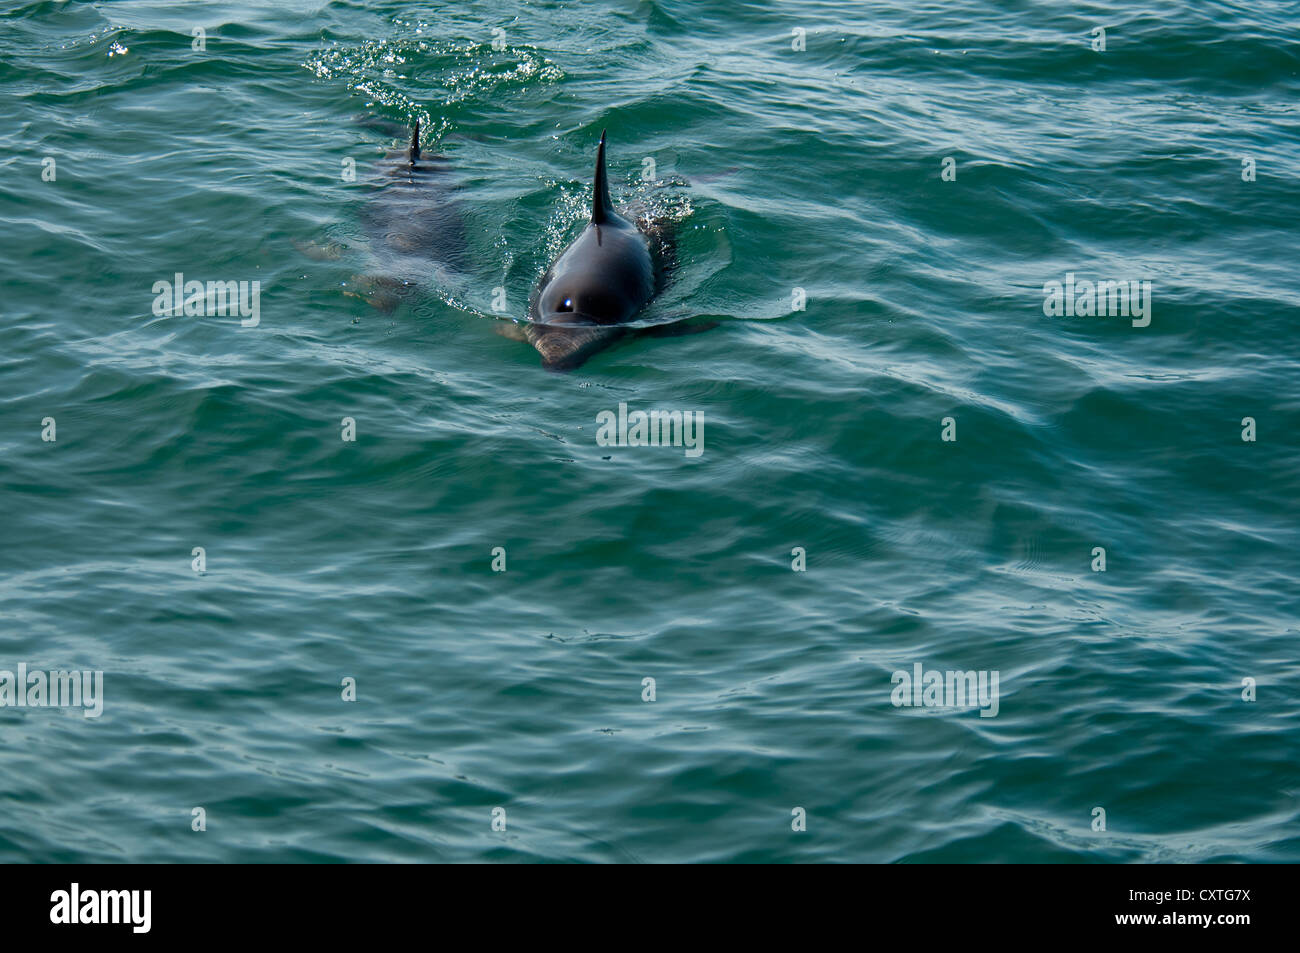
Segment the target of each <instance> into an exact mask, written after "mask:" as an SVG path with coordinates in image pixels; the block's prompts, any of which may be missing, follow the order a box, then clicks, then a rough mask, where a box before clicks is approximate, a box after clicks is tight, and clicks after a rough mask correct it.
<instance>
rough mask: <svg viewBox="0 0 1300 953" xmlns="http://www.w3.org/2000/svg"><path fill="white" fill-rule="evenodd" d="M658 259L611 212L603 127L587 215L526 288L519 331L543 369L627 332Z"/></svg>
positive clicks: (641, 236)
mask: <svg viewBox="0 0 1300 953" xmlns="http://www.w3.org/2000/svg"><path fill="white" fill-rule="evenodd" d="M661 266H662V263H661V262H656V260H655V255H654V254H653V253H652V251H651V242H650V237H649V236H648V235H647V234H646V233H645V232H643V231H642V230H641V228H639V227H638V226H637V225H636V224H634V223H633V222H631V221H629V220H628V219H627V218H625V217H623V216H622V215H620V214H618V212H617V211H615V209H614V203H613V202H612V201H610V197H609V182H608V179H607V177H606V174H605V133H604V131H602V132H601V134H600V145H599V146H598V147H597V148H596V173H595V176H594V178H593V181H592V187H591V221H590V222H588V223H587V227H586V228H584V229H583V230H582V234H581V235H579V236H578V237H577V238H576V239H574V241H573V243H572V244H571V245H569V247H567V248H566V249H565V250H564V251H563V252H561V253H560V255H559V257H558V258H556V259H555V261H554V262H552V264H551V266H550V268H548V269H547V270H546V274H544V275H543V276H542V279H541V281H540V282H539V283H538V285H537V290H536V291H535V292H534V293H533V296H532V300H531V302H530V304H529V308H528V322H527V323H526V324H524V325H523V326H522V337H523V338H524V340H526V341H528V343H529V344H531V345H532V346H533V347H535V348H536V349H537V352H538V353H539V354H541V355H542V366H543V367H545V368H547V369H548V370H555V371H565V370H571V369H573V368H575V367H577V366H578V365H580V364H581V363H582V362H583V361H585V360H586V359H587V358H589V357H590V356H591V355H593V354H595V353H596V352H597V351H600V350H603V349H604V348H607V347H609V346H610V345H611V344H613V343H614V342H615V341H617V340H618V339H619V338H622V337H624V336H626V335H627V334H628V332H629V331H630V330H631V329H630V328H627V327H624V326H623V325H626V323H627V322H628V321H631V320H632V319H633V318H634V317H636V315H637V313H638V312H639V311H640V310H641V309H642V308H644V307H645V306H646V304H647V303H648V302H649V301H650V299H651V298H652V297H654V295H655V291H656V286H657V281H658V277H659V271H660V267H661Z"/></svg>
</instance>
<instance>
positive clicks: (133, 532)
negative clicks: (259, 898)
mask: <svg viewBox="0 0 1300 953" xmlns="http://www.w3.org/2000/svg"><path fill="white" fill-rule="evenodd" d="M1298 24H1300V8H1297V6H1296V5H1295V4H1294V3H1279V2H1250V3H1245V2H1240V3H1236V2H1231V3H1230V2H1221V0H1207V2H1200V3H1196V4H1184V3H1181V2H1171V0H1153V2H1148V3H1142V4H1137V3H1112V2H1086V3H1070V4H1065V3H1029V2H993V0H945V2H920V3H905V4H904V3H899V4H885V3H872V2H861V0H827V2H788V3H777V2H773V3H737V2H724V0H698V2H697V0H640V2H633V0H596V2H583V3H576V2H575V3H540V2H535V3H524V4H517V3H505V2H500V0H491V2H485V3H476V4H464V3H445V4H444V3H407V2H394V0H346V2H329V3H322V2H319V0H316V2H280V3H275V4H260V3H257V4H255V3H251V2H207V3H188V4H171V3H159V2H135V0H128V2H114V3H109V2H100V3H73V2H68V3H63V2H53V0H46V2H36V3H32V2H16V3H15V2H8V3H4V4H3V7H2V8H0V96H2V97H3V102H4V110H3V117H2V118H0V234H3V242H2V243H0V265H2V267H3V290H4V293H3V296H2V297H0V314H2V316H3V324H2V325H0V327H2V332H0V340H2V341H3V346H2V347H0V670H7V671H9V672H16V671H17V668H18V666H19V665H20V664H21V665H24V666H26V668H27V670H28V671H29V672H32V671H37V670H42V671H56V670H85V671H90V672H102V673H103V682H102V695H101V696H100V702H102V706H103V708H102V714H100V715H99V717H86V711H85V710H84V709H85V704H84V702H85V700H84V699H83V705H82V706H81V707H76V706H64V707H50V706H40V705H27V706H25V707H18V706H17V701H16V700H17V698H18V695H17V694H10V695H9V696H7V697H8V700H9V702H10V704H6V705H4V707H0V861H8V862H28V861H78V862H79V861H86V862H128V861H129V862H187V861H222V862H226V861H229V862H318V861H319V862H379V861H401V862H426V861H453V862H478V861H506V862H513V861H582V862H1151V861H1164V862H1168V861H1177V862H1211V861H1217V862H1223V861H1231V862H1281V861H1287V862H1296V861H1300V767H1298V765H1297V761H1298V756H1300V712H1298V710H1297V705H1298V703H1300V662H1298V661H1297V649H1298V647H1300V622H1298V619H1300V556H1298V555H1297V554H1298V552H1300V521H1298V520H1297V516H1298V515H1300V505H1298V503H1297V501H1298V500H1300V334H1297V313H1298V309H1300V280H1297V277H1296V269H1297V265H1300V257H1298V256H1297V229H1296V216H1297V211H1298V210H1300V201H1298V197H1300V189H1298V188H1297V185H1298V180H1297V176H1298V174H1300V135H1298V133H1297V130H1298V129H1300V125H1298V121H1300V107H1298V106H1297V104H1298V103H1300V33H1298V32H1297V26H1298ZM1098 27H1100V28H1102V29H1103V30H1104V34H1101V33H1098V32H1096V31H1095V28H1098ZM196 29H201V30H202V33H201V34H199V35H196V34H195V30H196ZM1103 40H1104V47H1105V48H1104V49H1101V48H1100V47H1101V46H1102V45H1103V42H1102V41H1103ZM417 119H418V120H419V121H420V122H421V124H422V127H423V130H424V142H425V149H426V151H427V152H428V153H430V154H435V153H436V154H437V155H439V156H442V157H445V159H446V160H447V168H448V170H449V172H448V177H447V179H446V182H447V183H448V184H447V191H446V192H445V193H443V198H444V199H446V200H447V201H449V202H454V203H455V206H456V207H457V208H458V209H460V210H461V211H462V212H463V216H464V218H463V225H464V233H463V236H462V237H463V242H462V243H461V244H460V245H459V246H458V251H459V252H460V253H462V254H463V256H464V259H465V261H466V262H468V264H467V265H466V267H465V268H464V269H462V270H458V271H456V272H454V273H452V272H451V271H449V270H447V269H445V268H443V267H442V266H441V264H442V259H441V258H440V257H439V254H436V253H435V251H437V250H436V249H433V248H432V246H431V245H427V244H421V243H419V242H415V243H412V242H407V243H406V246H403V238H404V237H406V236H405V232H404V231H403V227H402V225H401V222H402V218H401V216H397V217H396V218H395V219H394V218H393V217H392V216H389V217H388V218H385V217H384V216H385V215H386V214H387V212H386V210H388V209H391V206H390V205H386V204H385V203H386V202H388V201H389V199H390V198H391V193H390V192H388V191H387V189H386V187H385V186H383V185H382V184H381V183H382V182H383V181H384V180H383V178H382V169H383V168H384V166H383V161H384V156H385V155H387V154H389V153H390V152H391V151H393V150H394V149H400V148H401V146H402V143H401V136H402V135H403V134H404V133H403V131H402V130H403V129H404V128H405V127H407V126H408V125H409V124H410V123H412V122H413V121H415V120H417ZM602 129H606V130H608V141H609V147H608V148H609V170H610V181H611V188H612V192H613V196H614V200H615V202H616V203H617V204H620V205H627V204H633V203H639V204H640V205H641V206H644V207H646V208H649V209H651V210H653V212H654V213H655V214H656V215H657V216H659V217H660V218H662V219H663V220H666V221H669V222H671V224H672V227H673V229H674V231H675V234H676V236H677V243H678V259H679V260H678V264H677V267H676V269H675V270H674V273H673V274H672V276H671V280H670V281H669V283H668V285H667V287H666V288H665V290H664V292H663V294H662V295H661V296H660V297H659V298H658V299H657V300H656V301H655V302H654V303H652V305H651V306H650V309H649V310H648V311H647V312H646V314H645V316H644V317H645V320H646V321H647V322H648V323H657V322H670V321H679V320H681V319H683V318H690V319H702V320H704V321H707V322H714V323H716V324H717V327H715V328H713V329H712V330H709V331H707V332H704V333H697V334H690V335H683V336H673V337H667V336H655V337H641V338H637V339H634V340H631V341H628V342H624V343H620V344H619V345H618V346H616V347H613V348H610V349H609V350H606V351H603V352H601V353H599V354H597V355H595V356H594V357H592V358H591V359H590V360H589V361H587V363H586V364H584V365H583V366H582V367H581V368H579V369H577V370H575V371H572V372H569V373H554V372H550V371H547V370H544V369H543V368H542V367H541V366H540V360H539V357H538V354H537V353H536V352H535V351H534V350H533V349H532V348H531V347H529V346H528V345H527V344H526V343H523V342H520V341H518V340H512V339H510V338H508V337H506V336H503V335H502V334H499V333H496V332H497V331H498V330H501V329H502V328H503V327H504V326H506V325H508V324H509V322H510V321H511V320H514V321H517V320H521V319H523V318H524V317H525V315H526V313H527V307H528V298H529V294H530V292H531V290H532V288H533V287H534V285H535V284H536V282H537V280H538V278H539V276H540V275H541V274H542V273H543V271H544V270H545V268H546V266H547V264H548V262H549V261H550V260H551V259H552V258H553V257H554V256H555V255H556V254H557V253H558V252H559V251H560V250H561V249H562V248H563V247H564V246H565V245H566V244H567V242H569V241H571V240H572V239H573V238H574V237H575V236H576V235H577V233H578V232H579V231H580V230H581V228H582V227H583V224H584V221H585V218H586V215H587V209H588V208H589V194H590V192H589V190H590V182H591V176H592V165H593V159H594V155H595V148H596V143H597V141H598V139H599V137H600V133H601V130H602ZM51 160H52V161H51ZM353 172H355V175H354V176H353V175H352V173H353ZM375 221H379V222H381V223H383V222H390V223H391V222H394V221H396V222H397V224H396V225H392V224H390V225H388V226H383V225H381V227H380V228H379V230H378V231H376V230H375V229H374V228H368V226H367V223H368V222H371V223H373V222H375ZM385 228H387V229H388V231H387V232H385V231H384V229H385ZM394 248H396V249H397V251H394ZM426 259H427V263H426ZM412 263H414V270H415V271H417V272H420V273H419V274H410V273H409V272H410V270H411V267H412ZM402 269H406V273H402V274H397V275H394V274H393V272H394V271H401V270H402ZM178 273H179V274H182V275H183V276H184V280H185V281H190V280H198V281H203V282H209V281H223V282H224V281H235V282H240V281H247V282H254V281H256V282H258V283H259V284H258V289H259V292H258V293H259V295H260V298H259V299H258V310H257V316H256V323H255V324H254V323H252V322H253V320H254V319H253V318H252V317H250V316H244V315H241V314H224V315H222V314H215V313H204V314H197V315H185V314H177V315H172V314H167V313H165V309H162V310H163V311H164V313H161V314H160V313H158V311H159V310H160V309H159V308H158V307H157V301H156V299H157V298H158V297H159V296H160V294H165V292H158V291H156V290H155V288H157V287H160V285H159V284H158V283H160V282H169V283H170V282H174V280H175V279H174V276H175V275H177V274H178ZM395 278H401V279H404V283H402V282H395V281H394V279H395ZM1098 281H1112V282H1125V283H1127V282H1136V283H1137V284H1136V285H1134V286H1131V287H1130V286H1128V285H1127V284H1126V285H1125V287H1126V288H1130V290H1133V289H1143V288H1149V297H1144V295H1146V292H1142V291H1140V290H1138V291H1136V292H1135V294H1134V295H1133V297H1132V303H1133V305H1134V311H1136V310H1137V309H1138V305H1139V304H1140V303H1141V301H1143V300H1145V302H1146V303H1145V304H1144V305H1142V309H1143V310H1144V313H1145V314H1144V316H1141V317H1134V316H1132V315H1129V314H1123V313H1109V314H1106V315H1098V314H1080V313H1078V312H1079V311H1080V310H1084V308H1083V306H1082V305H1079V306H1077V307H1075V300H1074V299H1073V298H1072V299H1071V301H1070V305H1071V306H1072V307H1071V308H1070V310H1071V311H1072V312H1073V313H1064V312H1063V311H1062V312H1059V313H1049V312H1052V311H1053V309H1054V306H1053V304H1052V300H1051V299H1052V293H1051V292H1050V290H1045V289H1051V288H1053V287H1054V286H1053V285H1052V283H1053V282H1058V283H1060V287H1061V289H1062V293H1063V294H1065V293H1066V292H1065V289H1066V287H1067V283H1068V285H1069V286H1070V287H1071V290H1072V292H1073V294H1074V295H1075V297H1078V295H1079V294H1080V290H1079V289H1080V288H1082V287H1084V286H1083V285H1081V284H1080V283H1081V282H1098ZM1145 282H1149V286H1148V285H1145V284H1143V283H1145ZM248 287H249V289H250V293H251V289H252V285H251V284H250V285H249V286H248ZM385 289H387V291H385ZM1102 297H1103V299H1105V295H1103V296H1102ZM1062 307H1064V305H1062ZM1117 307H1118V305H1117ZM620 405H626V407H627V411H628V412H629V413H633V412H635V411H651V410H666V411H682V412H691V413H698V414H701V415H702V420H703V430H702V437H703V442H702V452H701V453H699V454H698V455H695V456H692V455H690V454H688V453H687V452H686V449H687V448H684V447H682V446H606V445H603V444H602V443H600V442H598V441H597V416H598V415H600V414H601V413H602V412H604V411H612V412H614V413H615V414H617V413H618V410H619V407H620ZM345 418H347V419H348V420H350V424H349V423H348V421H347V420H345ZM349 427H351V428H352V429H353V430H354V435H355V439H352V440H349V439H344V438H345V437H346V436H349V435H350V434H349V433H348V429H349ZM196 550H197V552H196ZM494 552H495V554H496V555H495V556H494ZM1103 559H1104V571H1102V565H1103V563H1102V560H1103ZM494 562H495V563H496V566H495V567H494ZM501 568H504V571H496V570H497V569H501ZM917 665H920V666H921V669H920V671H921V672H922V673H928V672H938V673H940V677H945V678H946V676H944V675H943V673H946V672H949V671H957V672H970V673H976V674H977V676H979V677H985V678H987V679H991V678H992V677H993V676H994V675H995V674H996V677H997V679H998V681H997V685H998V693H997V698H996V704H995V705H994V704H989V705H984V706H982V707H981V706H979V705H972V704H970V699H969V698H968V699H966V701H965V702H964V703H963V702H962V701H961V699H959V698H956V697H955V696H952V695H951V694H938V695H936V696H934V698H933V699H932V700H934V701H938V702H941V703H942V704H925V703H924V698H923V697H922V696H921V695H920V688H919V687H918V689H917V692H918V694H917V695H915V696H914V695H913V694H912V693H911V690H910V689H907V688H906V684H905V683H903V682H902V681H901V675H899V676H896V675H895V673H905V674H906V675H907V676H908V677H909V678H910V677H911V675H912V674H913V673H915V672H916V671H918V670H917V669H916V668H915V666H917ZM0 677H2V676H0ZM647 679H652V680H653V681H652V682H647V681H646V680H647ZM923 680H924V674H923ZM14 684H15V685H16V682H15V683H14ZM947 687H948V685H947V682H946V681H945V684H944V688H945V689H947ZM353 691H355V699H354V700H348V698H346V697H345V696H350V695H351V694H352V692H353ZM33 697H34V696H31V695H30V694H28V695H26V696H24V698H25V699H27V700H32V699H33ZM917 699H921V700H922V704H920V705H914V704H910V703H911V702H913V701H915V700H917ZM895 702H904V703H906V704H901V703H900V704H895ZM994 710H996V713H995V714H994V713H993V712H994ZM196 809H201V810H196ZM196 827H197V828H203V829H200V830H196V829H195V828H196Z"/></svg>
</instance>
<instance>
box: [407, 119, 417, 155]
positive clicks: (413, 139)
mask: <svg viewBox="0 0 1300 953" xmlns="http://www.w3.org/2000/svg"><path fill="white" fill-rule="evenodd" d="M406 158H407V161H408V162H410V163H411V165H415V163H417V162H419V161H420V120H418V119H417V120H415V128H414V129H413V130H411V148H410V149H409V150H407V153H406Z"/></svg>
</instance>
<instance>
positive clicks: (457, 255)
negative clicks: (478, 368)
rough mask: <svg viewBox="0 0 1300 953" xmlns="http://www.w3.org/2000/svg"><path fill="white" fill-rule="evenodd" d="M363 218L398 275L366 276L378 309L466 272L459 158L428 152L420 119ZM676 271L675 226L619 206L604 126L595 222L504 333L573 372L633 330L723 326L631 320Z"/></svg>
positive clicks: (548, 363) (547, 364) (363, 284)
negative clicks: (671, 230) (435, 280)
mask: <svg viewBox="0 0 1300 953" xmlns="http://www.w3.org/2000/svg"><path fill="white" fill-rule="evenodd" d="M385 125H386V124H385ZM377 128H383V127H382V126H377ZM363 218H364V219H365V222H366V225H367V230H368V231H369V232H370V233H371V234H372V236H373V237H374V238H375V240H376V244H377V245H378V246H379V247H380V248H381V249H382V251H383V256H384V258H385V259H386V260H385V261H383V262H381V265H382V267H384V270H386V271H388V272H390V273H394V272H395V273H396V274H390V276H388V277H385V278H378V279H376V278H368V279H360V280H359V281H358V282H357V285H358V287H359V288H363V289H364V288H369V290H367V291H366V292H365V296H366V297H367V298H368V299H369V300H370V302H371V303H372V304H374V305H375V306H376V307H379V308H382V309H383V310H391V309H392V308H393V307H395V306H396V304H397V299H398V298H401V297H405V296H407V295H408V294H410V293H411V291H412V290H413V288H414V285H415V283H416V281H417V280H418V278H417V275H416V273H417V272H420V271H422V272H423V273H424V276H425V277H427V275H428V269H429V268H430V267H434V268H435V273H436V271H437V270H438V269H441V270H442V271H443V273H444V275H446V274H452V273H463V272H464V271H465V265H466V255H467V245H466V242H465V229H464V222H463V209H462V207H461V202H460V200H459V199H457V198H456V197H455V194H454V188H453V187H452V186H451V185H450V164H449V163H448V161H447V160H446V159H445V158H444V157H443V156H434V155H427V154H424V153H423V152H422V151H421V149H420V125H419V123H418V122H417V123H416V124H415V127H414V129H413V131H412V134H411V139H410V144H409V146H408V147H407V148H406V149H404V150H402V151H400V152H395V153H393V154H391V155H389V156H388V160H387V162H386V163H385V166H384V175H383V180H382V184H381V187H380V189H379V192H378V194H377V196H376V203H375V205H374V207H373V208H371V209H370V210H369V211H368V212H367V213H366V214H365V215H363ZM671 268H672V243H671V241H670V239H669V236H668V234H667V233H666V230H665V229H664V228H663V227H662V226H661V225H660V224H659V223H657V222H655V221H653V220H652V219H651V218H650V217H649V216H640V217H636V221H635V222H634V221H633V220H632V219H631V218H629V217H627V216H625V215H621V214H619V212H618V211H617V210H615V208H614V203H613V202H612V201H611V199H610V196H609V182H608V177H607V175H606V172H605V133H604V132H603V131H602V132H601V134H600V144H599V146H598V147H597V149H596V171H595V175H594V178H593V181H592V192H591V219H590V221H588V223H587V225H586V227H585V228H584V229H583V230H582V233H581V234H580V235H578V237H577V238H576V239H574V241H573V242H572V243H571V244H569V245H568V247H566V248H565V249H564V251H562V252H561V253H560V254H559V256H558V257H556V259H555V261H554V262H552V263H551V265H550V267H549V268H548V269H547V270H546V272H545V274H543V275H542V278H541V280H540V281H539V282H538V285H537V288H536V289H535V290H534V292H533V294H532V296H531V299H530V301H529V306H528V318H527V320H526V321H524V322H522V323H515V322H513V321H498V322H496V324H497V328H496V330H497V331H498V333H500V334H502V335H504V336H506V337H509V338H514V339H516V340H521V341H527V342H528V343H529V344H531V345H532V346H533V347H534V348H536V350H537V352H538V353H539V354H540V355H541V357H542V366H543V367H544V368H546V369H547V370H553V371H567V370H572V369H574V368H576V367H578V366H580V365H581V364H582V363H583V362H584V361H586V360H587V359H588V358H589V357H591V356H592V355H593V354H595V353H597V352H598V351H601V350H604V349H605V348H607V347H609V346H610V345H612V344H614V343H615V342H617V341H619V340H621V339H623V338H626V337H630V336H632V335H645V336H660V337H663V336H673V335H680V334H691V333H695V332H698V331H704V330H708V329H709V328H712V327H716V324H715V323H713V322H697V323H685V322H681V323H672V324H659V325H654V326H650V327H633V326H629V322H632V321H634V320H635V318H636V316H637V315H638V314H639V313H640V312H641V310H642V309H643V308H644V307H645V306H646V305H647V304H648V303H649V302H650V300H651V299H652V298H653V297H654V296H655V294H656V293H658V291H659V290H661V288H662V286H663V284H664V283H665V282H666V281H667V277H668V273H669V272H670V271H671ZM353 293H355V292H353Z"/></svg>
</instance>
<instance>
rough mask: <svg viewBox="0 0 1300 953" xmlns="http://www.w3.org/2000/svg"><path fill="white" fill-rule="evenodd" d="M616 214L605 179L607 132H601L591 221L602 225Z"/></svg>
mask: <svg viewBox="0 0 1300 953" xmlns="http://www.w3.org/2000/svg"><path fill="white" fill-rule="evenodd" d="M613 214H614V203H613V202H611V201H610V200H609V182H608V181H607V180H606V178H605V130H604V129H602V130H601V131H600V146H599V148H597V149H596V178H595V180H594V181H593V182H592V186H591V220H592V222H594V223H595V224H597V225H602V224H604V223H605V222H606V221H608V220H609V218H610V217H611V216H612V215H613Z"/></svg>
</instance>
